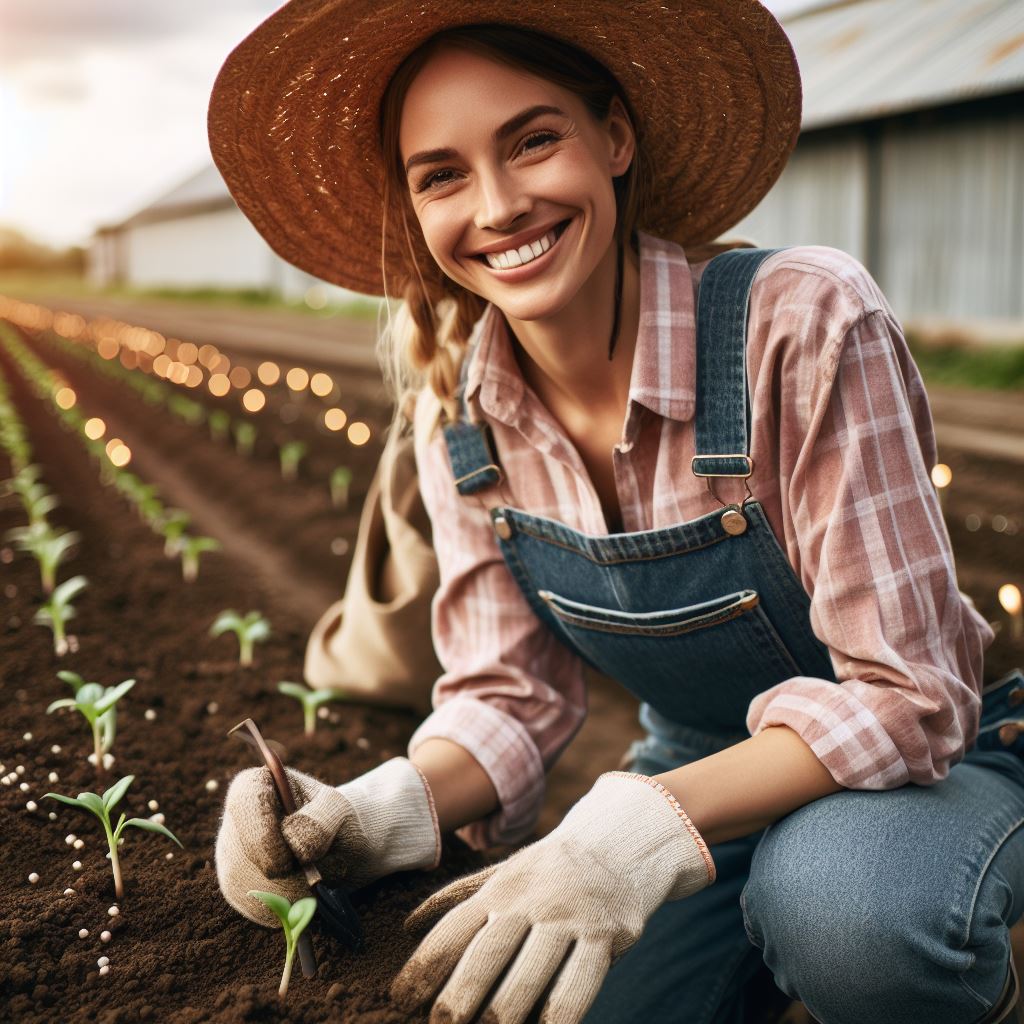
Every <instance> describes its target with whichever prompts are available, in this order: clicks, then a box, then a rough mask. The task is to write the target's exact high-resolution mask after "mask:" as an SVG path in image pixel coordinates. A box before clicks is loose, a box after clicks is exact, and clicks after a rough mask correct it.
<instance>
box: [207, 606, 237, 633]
mask: <svg viewBox="0 0 1024 1024" xmlns="http://www.w3.org/2000/svg"><path fill="white" fill-rule="evenodd" d="M241 628H242V617H241V616H240V615H239V614H238V612H236V611H235V610H234V609H233V608H228V609H227V611H223V612H221V613H220V615H218V616H217V618H216V619H214V620H213V625H212V626H210V636H220V635H221V633H226V632H227V631H228V630H229V629H234V630H238V629H241Z"/></svg>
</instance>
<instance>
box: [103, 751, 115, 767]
mask: <svg viewBox="0 0 1024 1024" xmlns="http://www.w3.org/2000/svg"><path fill="white" fill-rule="evenodd" d="M103 767H104V768H113V767H114V755H113V754H104V755H103Z"/></svg>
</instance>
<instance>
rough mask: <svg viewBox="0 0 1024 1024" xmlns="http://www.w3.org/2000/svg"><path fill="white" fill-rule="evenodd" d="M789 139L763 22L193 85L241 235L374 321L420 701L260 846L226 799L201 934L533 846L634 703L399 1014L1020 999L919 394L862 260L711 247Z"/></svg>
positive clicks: (305, 53) (1021, 837)
mask: <svg viewBox="0 0 1024 1024" xmlns="http://www.w3.org/2000/svg"><path fill="white" fill-rule="evenodd" d="M428 12H429V14H430V18H429V19H428V18H426V17H425V16H426V15H427V14H428ZM332 18H336V19H337V20H336V22H331V19H332ZM428 22H429V23H428ZM341 26H344V28H343V29H342V28H341ZM381 26H387V27H386V28H381ZM342 31H344V32H345V33H347V34H344V35H342ZM339 40H340V41H339ZM261 82H262V84H261ZM800 99H801V97H800V82H799V76H798V71H797V67H796V63H795V59H794V57H793V54H792V50H791V48H790V46H789V43H788V40H787V39H786V37H785V35H784V34H783V32H782V30H781V28H780V27H779V25H778V24H777V23H776V22H775V21H774V19H773V18H772V17H771V15H770V14H769V13H768V12H767V11H766V10H765V9H764V8H763V7H762V6H761V5H760V4H759V3H757V2H756V0H685V2H683V0H638V2H636V3H630V4H623V3H622V2H621V0H588V2H587V3H586V4H583V3H560V4H551V3H549V2H547V0H532V2H531V0H522V2H520V3H516V4H514V5H509V4H508V3H507V0H446V3H445V4H443V5H440V4H438V5H423V4H420V3H413V2H412V0H388V2H385V3H383V4H381V3H379V2H374V3H372V4H371V3H370V0H291V2H290V3H289V4H286V5H285V7H284V8H282V10H281V12H279V13H278V14H277V15H275V16H274V17H273V18H271V19H270V20H269V21H268V22H267V23H265V24H264V26H261V28H260V29H259V30H257V32H256V33H254V34H253V36H252V37H250V40H247V41H246V43H243V45H242V46H241V47H239V49H238V50H237V51H236V52H235V54H233V55H232V57H231V58H230V59H229V61H228V63H227V64H226V65H225V69H224V71H222V73H221V75H220V76H219V77H218V84H217V86H216V88H215V94H214V102H213V104H212V105H211V142H212V145H213V151H214V154H215V156H217V158H218V162H219V165H220V166H221V168H222V170H223V171H224V173H225V176H226V178H227V180H228V182H229V185H230V186H231V187H232V191H233V192H234V194H235V196H236V199H237V200H238V202H239V205H240V206H241V207H242V209H243V210H245V212H247V213H248V214H249V215H250V217H252V219H253V221H254V223H256V224H257V226H258V227H260V229H261V230H262V231H263V232H264V234H265V235H266V236H267V237H268V238H272V239H273V241H274V247H275V248H276V249H277V250H278V251H279V252H282V253H283V254H286V255H289V256H290V258H293V259H294V260H295V261H296V262H297V263H299V264H300V265H302V266H304V267H306V268H307V269H311V270H313V272H315V273H319V274H321V276H326V277H328V278H329V279H331V280H336V281H338V282H339V283H343V284H347V285H349V286H350V287H357V288H358V287H360V286H362V287H365V288H367V289H375V290H384V291H387V292H390V293H392V294H396V295H400V296H401V297H402V299H403V300H404V301H403V302H402V303H401V307H400V311H399V312H398V314H397V315H396V316H395V317H394V320H393V322H392V324H391V327H390V330H389V331H388V332H387V333H386V334H385V336H384V338H383V339H382V353H383V354H384V356H385V357H386V358H385V359H384V362H386V363H388V364H390V365H392V367H393V370H392V379H393V382H394V383H395V384H396V397H397V398H398V399H399V401H398V402H397V403H396V405H397V408H398V409H399V410H400V412H403V413H404V411H405V410H406V409H407V402H406V399H407V398H408V397H410V396H409V394H408V393H407V389H411V390H412V391H413V392H414V394H413V396H412V397H414V398H415V405H414V410H413V412H412V415H411V418H412V419H413V420H414V424H413V428H414V429H413V435H414V448H415V456H416V465H417V469H418V471H419V483H420V489H421V493H422V498H423V503H424V506H425V508H426V510H427V512H428V513H429V516H430V524H431V528H432V537H433V544H434V548H435V550H436V553H437V560H438V567H439V571H440V586H439V588H438V591H437V593H436V594H435V595H434V597H433V601H432V605H431V612H432V639H433V643H434V646H435V648H436V651H437V655H438V658H439V660H440V662H441V664H442V665H443V667H444V671H443V673H442V674H441V676H440V677H439V678H438V679H437V681H436V684H435V685H434V688H433V693H432V703H433V711H432V713H431V714H430V715H429V716H428V717H427V718H426V720H425V721H424V722H423V723H422V724H421V725H420V726H419V728H418V729H417V731H416V733H415V734H414V735H413V737H412V739H411V740H410V743H409V747H408V753H409V757H408V759H406V758H394V759H392V760H391V761H388V762H386V763H385V764H384V765H382V766H380V767H379V768H378V769H375V772H374V773H371V774H372V778H371V776H365V777H362V778H361V779H358V780H355V781H353V782H349V783H346V784H345V785H344V786H341V787H337V789H332V788H330V787H326V786H324V787H322V788H318V789H315V792H311V793H310V794H309V802H308V804H307V805H305V806H303V807H301V808H300V810H299V811H298V812H297V813H296V814H294V815H290V816H288V817H286V818H284V819H283V821H280V820H279V819H278V817H277V815H276V814H275V813H274V811H273V809H272V808H271V807H269V806H268V805H267V802H266V801H264V802H263V803H261V802H260V800H259V794H258V792H256V789H255V788H251V789H247V788H246V786H245V785H241V784H238V783H237V782H236V784H234V785H233V787H232V790H233V793H234V796H233V797H232V805H231V812H232V813H231V815H229V816H228V817H227V818H226V819H225V824H224V825H223V826H222V830H221V835H220V837H219V838H218V877H219V879H220V882H221V887H222V890H223V892H224V894H225V896H226V898H227V899H228V900H229V902H231V903H232V905H233V906H235V907H237V908H238V909H239V910H240V911H241V912H242V913H245V912H246V910H245V904H244V900H243V899H242V897H243V896H244V893H243V892H241V891H240V886H239V879H241V878H243V877H246V876H247V875H251V874H252V873H253V872H256V871H262V872H263V876H261V877H262V878H263V880H264V881H266V882H267V884H266V885H262V886H261V888H264V889H266V888H268V887H269V885H270V883H271V880H272V879H274V880H278V879H279V881H280V885H281V886H282V887H287V885H288V884H290V880H294V877H295V876H296V871H295V862H294V860H292V859H290V855H289V851H290V854H291V855H293V856H294V858H296V859H297V860H298V861H299V862H304V860H309V859H313V860H318V859H322V860H323V863H324V865H325V866H326V865H327V864H333V865H337V864H342V865H348V870H349V872H350V876H349V877H357V878H359V877H363V875H364V872H366V873H367V877H373V878H377V877H380V875H382V874H386V873H389V872H392V871H398V870H402V869H406V868H412V867H427V866H429V865H431V864H435V863H436V861H437V856H438V852H439V849H440V844H439V836H440V833H442V832H448V831H451V830H455V831H457V833H458V834H459V835H460V836H461V837H462V838H464V839H465V840H466V841H467V842H469V843H470V844H471V845H473V846H475V847H478V848H485V847H488V846H493V845H496V844H502V843H504V844H517V843H520V842H521V841H523V840H524V839H527V838H529V837H530V835H531V832H532V830H533V828H534V826H535V823H536V821H537V816H538V814H539V811H540V807H541V804H542V802H543V798H544V784H545V775H546V773H547V772H548V770H549V769H550V768H551V767H552V765H553V764H554V763H555V761H556V760H557V759H558V757H559V755H560V754H561V752H562V751H563V750H564V748H565V747H566V745H567V744H568V743H570V742H571V741H572V739H573V736H574V735H575V733H576V732H577V730H578V729H579V727H580V724H581V722H582V720H583V718H584V716H585V715H586V712H587V694H586V687H585V676H584V673H583V668H584V666H585V665H589V666H591V667H593V668H596V669H598V670H600V671H602V672H604V673H605V674H607V675H608V676H610V677H612V678H613V679H615V680H616V681H617V682H618V683H620V684H622V686H623V687H625V688H626V689H627V690H629V691H631V692H632V693H633V694H634V695H635V696H636V697H637V698H639V700H640V701H641V702H642V703H641V715H640V721H641V724H642V725H643V727H644V732H645V736H644V739H642V740H640V741H638V742H636V743H634V744H633V745H632V746H631V747H630V748H629V749H628V750H627V751H625V753H624V755H623V756H622V760H621V762H620V768H625V769H628V770H617V771H610V772H605V773H603V774H600V775H599V776H598V778H597V779H596V781H594V782H593V785H592V786H591V788H590V790H589V791H588V792H587V793H586V795H585V796H583V798H582V799H580V800H579V801H578V802H577V803H576V804H575V805H574V806H573V807H572V809H571V810H570V811H569V813H568V814H566V816H565V817H564V819H563V820H562V822H561V823H560V824H559V825H558V826H557V827H556V828H555V829H554V830H553V831H552V832H550V833H549V834H547V835H545V836H544V837H542V838H541V839H539V840H538V841H536V842H534V843H532V844H530V845H527V846H525V847H524V848H522V849H520V850H518V851H517V852H515V853H514V854H513V855H512V856H510V857H509V858H507V859H506V860H503V861H501V862H499V863H495V864H493V865H492V866H491V867H489V868H487V869H486V870H484V871H481V872H477V873H476V874H473V875H470V876H468V877H466V878H464V879H459V880H457V881H456V882H454V883H452V884H450V885H449V886H447V887H446V888H444V889H442V890H441V891H440V892H438V893H436V894H435V895H434V896H433V897H431V898H430V899H429V900H427V901H426V903H425V904H423V906H422V907H421V908H420V909H419V910H418V911H417V912H416V913H415V914H414V915H413V917H412V919H411V921H410V924H411V925H412V926H413V927H415V926H417V925H419V924H430V923H433V927H432V928H431V930H430V932H429V934H427V936H426V937H425V938H424V939H423V941H422V942H421V944H420V946H419V947H418V948H417V950H416V952H415V953H414V954H413V956H412V957H411V959H410V960H409V962H408V963H407V964H406V966H405V967H404V968H403V970H402V971H401V973H400V974H399V975H398V977H397V978H396V979H395V982H394V985H393V988H392V993H393V996H394V998H395V999H396V1000H397V1001H398V1002H399V1004H400V1005H401V1006H402V1007H403V1009H404V1010H406V1011H407V1013H410V1014H411V1013H413V1012H414V1011H416V1010H422V1009H423V1008H424V1007H425V1006H427V1005H428V1004H432V1005H433V1012H432V1014H431V1019H437V1020H446V1021H452V1022H455V1021H458V1022H468V1021H470V1020H471V1019H475V1016H476V1015H477V1014H478V1013H479V1012H480V1011H481V1010H483V1018H482V1019H483V1020H485V1021H488V1022H493V1024H522V1022H523V1021H525V1020H526V1019H527V1017H528V1016H529V1015H530V1014H531V1012H532V1010H533V1009H534V1007H535V1005H536V1004H538V1003H541V1002H543V1008H542V1017H543V1019H544V1020H545V1021H547V1022H549V1024H580V1022H581V1021H584V1020H585V1021H586V1024H625V1022H631V1021H644V1022H646V1021H668V1020H686V1021H694V1022H701V1024H725V1022H729V1024H734V1022H739V1021H742V1020H744V1019H746V1017H747V1016H748V1014H749V1011H750V1010H751V1007H750V1005H749V999H748V994H749V992H750V983H751V982H752V981H753V980H754V979H755V978H757V977H759V976H760V977H761V978H763V977H764V975H765V972H767V971H770V972H771V974H772V975H774V978H775V980H776V983H777V984H778V985H779V987H780V988H782V989H783V990H784V991H785V992H786V993H788V994H789V995H791V996H793V997H798V998H801V999H803V1001H804V1002H805V1003H806V1004H807V1006H808V1007H809V1009H810V1010H811V1011H812V1012H813V1013H814V1015H815V1017H816V1018H817V1019H818V1020H821V1021H822V1022H824V1024H854V1022H859V1021H864V1020H868V1021H877V1020H885V1021H889V1022H893V1024H904V1022H907V1024H910V1022H917V1021H921V1020H928V1021H930V1022H936V1024H978V1022H979V1018H981V1020H982V1021H987V1022H995V1021H1000V1020H1005V1019H1007V1018H1006V1014H1007V1013H1008V1011H1009V1007H1010V1006H1012V1005H1013V1003H1014V1002H1015V1001H1016V999H1017V992H1016V976H1015V974H1014V973H1013V971H1012V969H1011V968H1010V966H1009V958H1008V955H1007V950H1008V943H1007V932H1008V926H1009V925H1010V924H1012V923H1013V920H1014V919H1015V917H1017V916H1019V915H1020V910H1019V909H1018V910H1016V911H1014V910H1013V909H1012V908H1013V906H1014V905H1016V906H1018V907H1024V899H1018V900H1017V901H1014V900H1013V899H1012V898H1011V895H1012V893H1011V890H1012V891H1013V892H1016V893H1018V894H1019V893H1024V829H1021V828H1019V825H1020V823H1021V822H1022V821H1024V758H1021V757H1020V756H1019V755H1018V753H1017V752H1016V751H1015V750H1011V749H998V748H996V747H995V745H994V744H995V740H994V739H993V737H995V735H996V733H993V732H992V729H991V728H987V729H986V733H985V734H986V736H987V737H988V739H987V740H986V744H987V746H986V747H985V749H982V750H978V749H969V748H971V747H972V744H973V743H974V741H975V739H976V737H977V736H978V735H979V732H978V722H979V711H980V717H981V718H982V719H983V720H984V721H985V722H986V724H987V726H991V725H992V724H993V723H996V722H998V721H1000V720H1001V719H1000V716H1002V715H1003V714H1004V713H1005V708H1006V702H1007V701H1009V700H1010V699H1011V698H1010V697H1009V696H1008V695H1007V691H1011V690H1012V692H1014V693H1018V695H1019V693H1022V692H1024V678H1022V677H1020V676H1019V674H1018V675H1015V676H1012V677H1008V678H1007V679H1006V680H1004V682H1003V684H1002V685H1001V686H999V687H996V688H995V689H994V690H993V691H991V695H990V694H989V693H988V692H986V699H985V701H984V702H983V701H982V699H981V696H982V695H981V680H982V669H983V665H982V655H983V651H984V649H985V647H986V646H987V645H988V644H989V643H990V642H991V640H992V631H991V629H990V628H989V627H988V625H987V624H986V623H985V621H984V620H983V619H982V618H981V616H980V615H979V614H978V613H977V612H976V611H975V609H974V608H973V606H972V605H971V603H970V602H969V601H967V600H966V599H965V598H964V597H963V595H962V594H960V592H959V590H958V588H957V586H956V575H955V570H954V566H953V560H952V555H951V552H950V548H949V537H948V534H947V533H946V531H945V528H944V525H943V521H942V516H941V512H940V510H939V508H938V504H937V501H936V496H935V493H934V490H933V489H932V486H931V483H930V479H929V476H928V470H929V468H930V466H931V465H932V464H933V463H934V462H935V458H936V451H935V438H934V435H933V433H932V427H931V416H930V413H929V410H928V404H927V399H926V397H925V394H924V389H923V387H922V385H921V380H920V376H919V374H918V373H917V369H916V367H915V366H914V364H913V360H912V359H911V358H910V355H909V353H908V350H907V346H906V342H905V340H904V338H903V336H902V333H901V330H900V327H899V325H898V323H897V322H896V320H895V318H894V316H893V313H892V310H891V308H890V307H889V304H888V303H887V301H886V299H885V297H884V295H882V293H881V291H880V290H879V288H878V286H877V285H876V284H875V282H874V281H873V280H872V278H871V276H870V275H869V274H868V272H867V271H866V270H865V268H864V267H862V266H861V265H860V264H859V263H858V262H857V261H856V260H854V259H853V258H852V257H850V256H848V255H847V254H845V253H842V252H839V251H838V250H834V249H827V248H823V247H815V246H802V247H794V248H792V249H784V250H767V249H754V248H751V247H749V246H744V245H743V244H737V243H729V242H727V241H724V240H721V239H720V238H719V235H720V233H721V232H723V231H725V230H726V229H728V228H729V227H731V226H732V225H734V224H735V223H737V222H738V221H739V220H740V219H741V218H742V217H743V216H744V215H745V214H746V213H747V212H748V211H749V210H750V209H752V208H753V206H755V205H756V204H757V202H758V201H759V200H760V199H761V198H762V197H763V196H764V194H765V193H766V192H767V191H768V189H769V188H770V187H771V185H772V183H773V182H774V180H775V178H776V177H777V176H778V174H779V172H780V170H781V168H782V166H783V164H784V163H785V160H786V158H787V156H788V154H789V152H790V151H791V149H792V147H793V144H794V142H795V139H796V134H797V131H798V129H799V123H800ZM303 172H305V173H303ZM342 200H344V201H342ZM709 257H711V258H709ZM606 349H607V358H605V350H606ZM399 423H400V421H398V422H396V424H395V426H394V427H393V429H398V428H399ZM438 427H440V429H438ZM1015 687H1016V688H1017V689H1014V688H1015ZM1010 742H1012V740H1008V741H1007V743H1010ZM961 762H963V763H961ZM595 774H596V771H595ZM588 781H589V780H588ZM910 784H913V785H910ZM317 785H318V786H319V785H320V784H319V783H318V784H317ZM892 791H895V792H892ZM339 794H340V795H339ZM353 806H354V807H355V810H354V811H353V810H352V807H353ZM360 808H362V810H360ZM232 821H235V822H245V823H246V825H245V828H244V829H242V828H241V827H236V826H233V825H232V824H231V822H232ZM242 832H244V833H245V834H244V836H241V838H240V833H242ZM236 833H239V835H236ZM880 866H881V868H880ZM435 919H437V920H436V923H435Z"/></svg>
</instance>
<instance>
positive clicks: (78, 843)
mask: <svg viewBox="0 0 1024 1024" xmlns="http://www.w3.org/2000/svg"><path fill="white" fill-rule="evenodd" d="M71 845H72V846H74V848H75V849H76V850H80V849H82V847H83V846H85V840H84V839H76V840H75V841H74V842H73V843H72V844H71Z"/></svg>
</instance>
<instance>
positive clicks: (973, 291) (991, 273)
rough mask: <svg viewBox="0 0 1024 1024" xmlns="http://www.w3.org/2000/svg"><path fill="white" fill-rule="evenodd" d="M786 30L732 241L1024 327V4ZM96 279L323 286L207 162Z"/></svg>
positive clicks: (119, 238)
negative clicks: (760, 160)
mask: <svg viewBox="0 0 1024 1024" xmlns="http://www.w3.org/2000/svg"><path fill="white" fill-rule="evenodd" d="M784 25H785V28H786V31H787V33H788V34H789V36H790V39H791V40H792V42H793V46H794V48H795V50H796V53H797V58H798V60H799V62H800V67H801V73H802V76H803V83H804V117H803V126H802V132H801V137H800V140H799V142H798V145H797V148H796V151H795V152H794V154H793V156H792V158H791V160H790V162H789V164H788V166H787V168H786V170H785V171H784V172H783V175H782V177H781V178H780V179H779V181H778V183H777V184H776V186H775V187H774V189H773V190H772V192H771V193H770V194H769V195H768V196H767V197H766V198H765V199H764V201H763V202H762V203H761V204H760V206H759V207H758V208H757V209H756V210H755V211H754V212H753V213H752V214H751V215H750V216H749V217H747V218H746V220H744V221H743V222H742V223H741V224H740V225H738V226H737V228H736V229H735V231H731V232H729V234H730V235H733V234H740V235H743V236H746V237H749V238H752V239H753V240H754V241H756V242H757V243H758V244H761V245H766V246H779V245H789V244H801V243H814V244H823V245H833V246H836V247H838V248H841V249H845V250H846V251H847V252H850V253H852V254H853V255H854V256H856V257H857V258H858V259H860V260H861V261H862V262H863V263H864V264H865V265H866V266H867V267H868V269H869V270H870V271H871V272H872V274H873V275H874V276H875V278H876V279H877V280H878V282H879V284H880V285H881V287H882V289H883V291H884V292H885V293H886V295H887V297H888V298H889V300H890V302H891V303H892V305H893V307H894V309H895V310H896V313H897V314H898V315H899V316H900V317H901V319H903V320H904V321H906V322H911V321H913V322H915V323H919V324H922V325H923V324H926V323H927V321H929V320H935V321H939V322H942V323H949V322H950V321H953V322H959V323H961V324H963V325H964V327H965V328H966V329H967V330H968V331H969V332H971V333H980V334H982V335H987V336H991V337H997V336H1005V337H1013V336H1016V337H1017V338H1018V339H1019V338H1021V337H1024V0H833V2H825V3H822V4H821V5H819V6H816V7H814V8H812V9H810V10H807V11H805V12H804V13H800V14H795V15H793V16H791V17H790V18H788V19H786V20H785V21H784ZM90 275H91V277H92V278H93V280H95V281H96V282H97V283H105V282H110V281H121V282H124V283H128V284H133V285H139V286H148V285H161V286H172V287H174V286H180V287H196V286H214V287H216V286H220V287H226V288H244V287H257V288H270V289H274V290H276V291H279V292H281V293H283V294H285V295H287V296H289V297H294V296H298V295H301V294H303V293H304V292H305V291H306V289H308V288H309V287H310V285H311V284H313V283H314V282H315V279H313V278H311V277H310V276H309V275H308V274H305V273H303V272H302V271H299V270H297V269H296V268H294V267H292V266H290V265H289V264H287V263H285V262H284V261H283V260H281V259H280V258H279V257H278V256H277V255H275V254H274V253H273V252H272V251H271V250H270V249H269V247H268V246H267V245H266V244H265V243H264V242H263V241H262V239H261V238H260V237H259V235H258V234H257V233H256V231H255V229H254V228H253V227H252V226H251V225H250V224H249V222H248V221H247V220H246V219H245V217H244V216H243V215H242V214H241V213H240V212H239V210H238V208H237V207H236V206H235V204H234V202H233V200H232V199H231V197H230V195H229V194H228V192H227V189H226V187H225V186H224V184H223V182H222V180H221V178H220V175H219V174H218V172H217V170H216V168H215V167H214V166H213V164H212V163H211V164H210V165H209V166H207V167H205V168H203V169H202V170H200V171H198V172H197V173H196V174H195V175H194V176H193V177H191V178H190V179H188V180H187V181H185V182H184V183H183V184H181V185H180V186H179V187H177V188H176V189H174V190H173V191H172V192H170V193H168V194H167V195H165V196H163V197H162V198H161V199H159V200H158V201H157V202H155V203H153V204H152V205H150V206H148V207H146V208H145V209H143V210H140V211H138V212H137V213H136V214H134V215H133V216H131V217H129V218H128V219H127V220H125V221H124V222H123V223H121V224H116V225H111V226H108V227H105V228H103V229H101V230H100V231H99V232H97V234H96V236H95V239H94V241H93V244H92V247H91V251H90ZM327 288H328V291H335V292H341V291H342V290H341V289H334V288H333V287H332V286H327ZM345 294H350V293H345Z"/></svg>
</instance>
